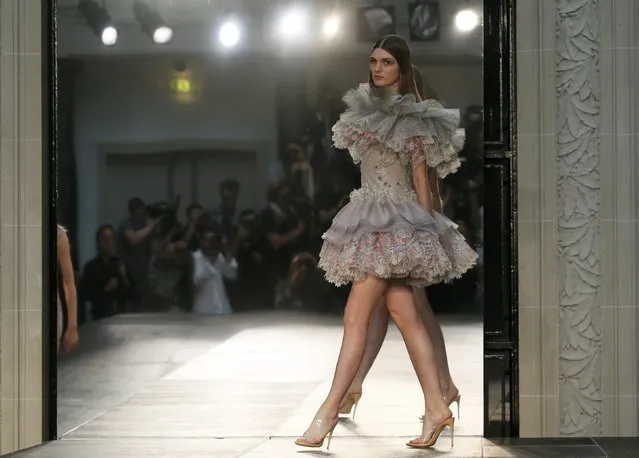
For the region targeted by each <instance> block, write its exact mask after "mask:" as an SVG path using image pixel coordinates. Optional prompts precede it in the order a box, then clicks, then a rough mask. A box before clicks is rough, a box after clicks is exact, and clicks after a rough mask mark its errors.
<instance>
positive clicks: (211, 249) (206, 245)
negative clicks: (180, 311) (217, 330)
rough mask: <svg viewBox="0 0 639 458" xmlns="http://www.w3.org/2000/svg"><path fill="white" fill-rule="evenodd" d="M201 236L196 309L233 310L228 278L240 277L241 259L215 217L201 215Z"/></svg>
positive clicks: (195, 272)
mask: <svg viewBox="0 0 639 458" xmlns="http://www.w3.org/2000/svg"><path fill="white" fill-rule="evenodd" d="M197 237H198V240H199V243H200V249H199V250H197V251H196V252H195V253H194V254H193V286H194V304H193V312H194V313H198V314H202V315H225V314H229V313H232V312H233V310H232V309H231V304H230V302H229V298H228V295H227V293H226V288H225V287H224V278H227V279H230V280H235V279H236V278H237V261H236V260H235V258H234V257H233V254H232V250H231V248H230V246H229V243H228V239H227V237H226V236H225V234H224V228H223V227H222V225H221V224H219V223H217V222H216V221H213V220H211V218H206V217H204V218H200V220H199V221H198V224H197Z"/></svg>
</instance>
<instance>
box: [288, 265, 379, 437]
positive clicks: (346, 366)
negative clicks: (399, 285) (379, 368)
mask: <svg viewBox="0 0 639 458" xmlns="http://www.w3.org/2000/svg"><path fill="white" fill-rule="evenodd" d="M386 285H387V283H386V281H385V280H381V279H378V278H375V277H370V276H369V277H366V278H365V279H364V280H362V281H359V282H357V283H355V284H353V286H352V288H351V292H350V294H349V296H348V301H347V302H346V309H345V311H344V336H343V338H342V348H341V350H340V354H339V358H338V360H337V366H336V368H335V375H334V376H333V383H332V385H331V389H330V391H329V393H328V396H327V397H326V400H325V401H324V402H323V403H322V405H321V407H320V408H319V410H318V412H317V414H316V415H315V419H314V420H313V423H312V424H311V426H310V427H309V428H308V429H307V430H306V432H305V433H304V436H303V437H301V438H299V439H298V440H297V441H296V443H297V444H298V445H304V446H311V447H312V446H317V445H318V444H321V442H322V441H323V439H324V437H325V436H326V435H327V434H328V432H329V431H331V430H332V428H333V427H334V426H335V424H336V422H337V411H338V409H339V405H340V403H341V402H342V399H343V398H344V395H345V394H346V392H347V391H348V388H349V387H350V386H351V383H352V382H353V379H354V378H355V374H356V372H357V369H358V368H359V366H360V364H361V362H362V357H363V356H364V351H365V349H366V340H367V335H368V326H369V323H370V318H371V313H372V312H373V308H374V307H375V305H376V304H377V302H378V301H379V298H380V297H381V296H382V294H383V293H384V290H385V289H386Z"/></svg>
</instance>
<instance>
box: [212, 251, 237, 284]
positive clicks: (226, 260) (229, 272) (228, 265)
mask: <svg viewBox="0 0 639 458" xmlns="http://www.w3.org/2000/svg"><path fill="white" fill-rule="evenodd" d="M215 267H217V268H218V269H219V270H220V272H222V276H224V277H225V278H228V279H229V280H237V261H236V260H235V258H232V257H226V256H223V255H220V256H219V257H218V259H217V263H216V266H215Z"/></svg>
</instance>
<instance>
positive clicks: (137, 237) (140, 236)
mask: <svg viewBox="0 0 639 458" xmlns="http://www.w3.org/2000/svg"><path fill="white" fill-rule="evenodd" d="M158 221H160V218H158V219H156V220H155V221H151V222H150V223H149V224H147V226H146V227H144V228H143V229H140V230H139V231H134V230H133V229H129V230H128V231H126V232H125V233H124V239H125V240H126V242H127V243H128V244H129V245H130V246H136V245H139V244H140V243H142V242H143V241H144V240H145V239H146V238H147V237H148V236H149V234H150V233H151V232H153V229H155V226H156V225H157V224H158Z"/></svg>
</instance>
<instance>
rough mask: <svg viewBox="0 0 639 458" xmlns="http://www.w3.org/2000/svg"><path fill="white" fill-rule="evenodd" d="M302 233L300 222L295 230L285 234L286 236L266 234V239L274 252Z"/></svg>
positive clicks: (302, 226) (302, 225)
mask: <svg viewBox="0 0 639 458" xmlns="http://www.w3.org/2000/svg"><path fill="white" fill-rule="evenodd" d="M303 231H304V223H302V222H300V223H299V224H298V225H297V227H296V228H295V229H293V230H292V231H290V232H288V233H286V234H276V233H271V234H266V238H267V239H268V241H269V243H270V244H271V246H272V247H273V248H275V249H276V250H278V249H280V248H281V247H283V246H284V245H288V244H289V243H292V242H294V241H295V239H297V237H299V235H300V234H301V233H302V232H303Z"/></svg>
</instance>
